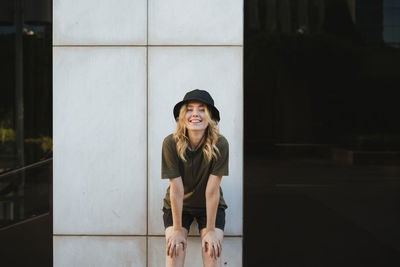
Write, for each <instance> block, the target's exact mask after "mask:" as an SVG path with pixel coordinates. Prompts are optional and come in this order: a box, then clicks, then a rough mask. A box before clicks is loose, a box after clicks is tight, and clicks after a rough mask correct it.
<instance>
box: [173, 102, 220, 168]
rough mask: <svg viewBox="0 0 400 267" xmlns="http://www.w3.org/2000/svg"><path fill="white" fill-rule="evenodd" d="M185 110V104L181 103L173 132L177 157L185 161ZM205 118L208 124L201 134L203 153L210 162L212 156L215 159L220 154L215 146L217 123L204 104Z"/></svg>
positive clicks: (186, 145)
mask: <svg viewBox="0 0 400 267" xmlns="http://www.w3.org/2000/svg"><path fill="white" fill-rule="evenodd" d="M186 110H187V104H183V105H182V107H181V109H180V111H179V117H178V120H177V122H176V128H175V132H174V139H175V142H176V150H177V152H178V155H179V157H180V158H181V159H182V160H183V161H184V162H186V157H185V156H186V149H187V148H188V146H189V142H190V141H189V136H188V133H187V129H186V124H185V114H186ZM205 114H206V116H205V118H206V120H207V122H208V126H207V128H206V130H205V132H204V136H203V141H202V142H203V143H204V145H203V149H202V150H203V155H204V158H205V159H206V161H207V162H210V161H211V160H212V159H213V158H215V159H217V158H218V156H219V155H220V152H219V149H218V147H217V145H216V144H217V141H218V138H219V130H218V123H217V122H216V121H215V120H213V119H212V118H211V114H210V110H209V109H208V107H207V105H205Z"/></svg>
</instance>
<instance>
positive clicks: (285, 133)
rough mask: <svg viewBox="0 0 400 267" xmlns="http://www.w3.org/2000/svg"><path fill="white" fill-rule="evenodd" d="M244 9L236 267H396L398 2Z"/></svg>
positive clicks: (298, 2) (325, 1) (284, 3)
mask: <svg viewBox="0 0 400 267" xmlns="http://www.w3.org/2000/svg"><path fill="white" fill-rule="evenodd" d="M244 4H245V30H244V98H245V99H244V111H245V114H244V122H245V129H244V137H245V138H244V140H245V141H244V150H245V155H244V160H245V163H244V244H243V249H244V251H243V252H244V254H243V257H244V258H243V261H244V266H400V241H399V240H400V231H399V227H398V226H399V225H400V123H399V115H400V112H399V104H398V99H399V98H398V97H397V94H396V93H397V90H399V88H400V87H399V84H400V1H386V0H385V1H382V0H363V1H354V0H279V1H278V0H258V1H257V0H250V1H245V2H244Z"/></svg>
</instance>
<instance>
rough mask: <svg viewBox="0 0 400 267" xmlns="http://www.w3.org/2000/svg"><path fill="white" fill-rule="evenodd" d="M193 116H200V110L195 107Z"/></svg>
mask: <svg viewBox="0 0 400 267" xmlns="http://www.w3.org/2000/svg"><path fill="white" fill-rule="evenodd" d="M192 116H196V117H198V116H199V112H198V110H197V109H193V113H192Z"/></svg>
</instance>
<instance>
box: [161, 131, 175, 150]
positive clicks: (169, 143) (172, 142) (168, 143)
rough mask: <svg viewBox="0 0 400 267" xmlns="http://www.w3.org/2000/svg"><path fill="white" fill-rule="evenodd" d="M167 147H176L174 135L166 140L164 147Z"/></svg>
mask: <svg viewBox="0 0 400 267" xmlns="http://www.w3.org/2000/svg"><path fill="white" fill-rule="evenodd" d="M165 146H167V147H172V148H174V147H176V142H175V138H174V134H170V135H168V136H166V137H165V138H164V141H163V147H165Z"/></svg>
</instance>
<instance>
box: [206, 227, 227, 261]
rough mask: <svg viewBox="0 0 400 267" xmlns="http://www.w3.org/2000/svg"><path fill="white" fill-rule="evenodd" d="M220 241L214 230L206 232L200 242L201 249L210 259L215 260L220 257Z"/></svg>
mask: <svg viewBox="0 0 400 267" xmlns="http://www.w3.org/2000/svg"><path fill="white" fill-rule="evenodd" d="M221 241H222V240H220V239H219V238H218V235H217V233H216V232H215V230H206V233H205V234H204V237H203V240H202V241H201V247H202V249H203V250H204V251H205V252H206V253H208V255H209V256H210V257H211V258H215V259H217V257H220V256H221V251H222V244H221Z"/></svg>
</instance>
